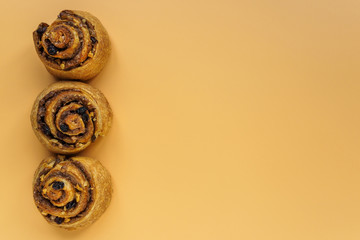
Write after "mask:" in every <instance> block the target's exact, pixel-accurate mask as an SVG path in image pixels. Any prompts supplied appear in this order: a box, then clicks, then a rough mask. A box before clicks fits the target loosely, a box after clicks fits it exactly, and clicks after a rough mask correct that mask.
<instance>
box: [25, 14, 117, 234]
mask: <svg viewBox="0 0 360 240" xmlns="http://www.w3.org/2000/svg"><path fill="white" fill-rule="evenodd" d="M33 39H34V45H35V49H36V52H37V54H38V56H39V58H40V60H41V61H42V62H43V64H44V65H45V67H46V69H47V70H48V72H49V73H51V74H52V75H54V76H55V77H56V78H57V79H58V80H59V81H57V82H56V83H54V84H51V85H50V86H48V87H47V88H45V89H44V90H43V91H42V92H41V93H40V94H39V95H38V97H37V98H36V100H35V102H34V105H33V108H32V111H31V116H30V119H31V125H32V128H33V130H34V133H35V135H36V136H37V138H38V139H39V141H40V142H41V143H42V144H43V145H44V146H45V147H46V148H47V149H48V150H49V151H51V152H52V153H54V154H56V155H52V156H49V157H48V158H46V159H44V160H43V161H42V162H41V163H40V165H39V167H38V168H37V170H36V172H35V175H34V180H33V196H34V200H35V204H36V207H37V208H38V210H39V211H40V213H41V214H42V215H43V217H44V218H45V219H46V220H47V221H48V222H49V223H50V224H52V225H55V226H58V227H61V228H65V229H68V230H77V229H81V228H84V227H86V226H88V225H90V224H91V223H93V222H94V221H96V220H97V219H98V218H99V217H100V216H101V215H102V213H103V212H104V211H105V210H106V208H107V207H108V206H109V204H110V201H111V195H112V185H111V177H110V174H109V172H108V171H107V170H106V169H105V168H104V166H103V165H102V164H101V163H100V161H98V160H96V159H93V158H89V157H82V156H74V155H73V154H76V153H79V152H81V151H82V150H84V149H85V148H87V147H88V146H90V145H91V144H92V143H93V142H95V141H96V140H97V139H98V138H100V137H103V136H105V135H106V134H107V132H108V131H109V129H110V126H111V122H112V110H111V108H110V105H109V103H108V101H107V99H106V98H105V96H104V94H103V93H102V92H101V91H100V90H99V89H96V88H94V87H92V86H91V85H89V84H86V83H84V81H87V80H89V79H91V78H94V77H95V76H96V75H97V74H98V73H99V72H100V71H101V70H102V69H103V67H104V65H105V64H106V62H107V60H108V58H109V55H110V50H111V49H110V40H109V36H108V33H107V31H106V30H105V28H104V26H103V25H102V24H101V22H100V21H99V20H98V19H97V18H96V17H95V16H93V15H91V14H90V13H87V12H83V11H72V10H64V11H61V12H60V14H59V15H58V17H57V19H56V20H55V21H54V22H53V23H52V24H51V25H48V24H46V23H40V24H39V26H38V28H37V29H36V30H35V31H34V32H33ZM69 80H70V81H69Z"/></svg>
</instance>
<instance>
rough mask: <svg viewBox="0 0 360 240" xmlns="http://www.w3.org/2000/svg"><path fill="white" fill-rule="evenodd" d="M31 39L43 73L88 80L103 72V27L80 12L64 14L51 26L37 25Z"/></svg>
mask: <svg viewBox="0 0 360 240" xmlns="http://www.w3.org/2000/svg"><path fill="white" fill-rule="evenodd" d="M33 39H34V44H35V48H36V52H37V54H38V55H39V57H40V59H41V61H42V62H43V63H44V65H45V67H46V69H47V70H48V71H49V72H50V73H51V74H53V75H54V76H56V77H58V78H61V79H78V80H88V79H91V78H93V77H95V76H96V75H97V74H98V73H99V72H100V71H101V70H102V69H103V67H104V66H105V63H106V62H107V60H108V58H109V55H110V40H109V36H108V33H107V32H106V30H105V28H104V26H103V25H102V24H101V22H100V21H99V20H98V19H97V18H96V17H95V16H93V15H91V14H90V13H87V12H83V11H73V10H64V11H62V12H60V14H59V15H58V18H57V19H56V20H55V21H54V22H53V23H52V24H51V25H50V26H49V25H48V24H46V23H40V24H39V26H38V28H37V29H36V30H35V31H34V32H33Z"/></svg>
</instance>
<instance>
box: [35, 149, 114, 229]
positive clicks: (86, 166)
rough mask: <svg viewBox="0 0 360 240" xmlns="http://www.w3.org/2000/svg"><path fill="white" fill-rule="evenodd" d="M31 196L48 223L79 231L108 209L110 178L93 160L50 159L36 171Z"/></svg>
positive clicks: (43, 162)
mask: <svg viewBox="0 0 360 240" xmlns="http://www.w3.org/2000/svg"><path fill="white" fill-rule="evenodd" d="M33 196H34V201H35V204H36V206H37V208H38V210H39V211H40V213H41V214H42V215H43V216H44V218H45V219H46V220H47V221H48V222H49V223H50V224H52V225H54V226H58V227H61V228H65V229H67V230H78V229H81V228H84V227H86V226H89V225H90V224H92V223H93V222H95V221H96V220H97V219H98V218H99V217H100V216H101V215H102V214H103V213H104V211H105V210H106V209H107V207H108V206H109V204H110V201H111V196H112V186H111V177H110V174H109V173H108V171H107V170H106V169H105V168H104V167H103V166H102V165H101V163H100V162H99V161H98V160H95V159H93V158H88V157H71V158H66V157H65V156H61V155H58V156H51V157H48V158H46V159H44V160H43V161H42V162H41V163H40V165H39V167H38V168H37V170H36V172H35V175H34V180H33Z"/></svg>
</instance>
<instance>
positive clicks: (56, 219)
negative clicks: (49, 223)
mask: <svg viewBox="0 0 360 240" xmlns="http://www.w3.org/2000/svg"><path fill="white" fill-rule="evenodd" d="M54 221H55V222H56V223H57V224H62V223H63V222H64V218H61V217H56V218H55V220H54Z"/></svg>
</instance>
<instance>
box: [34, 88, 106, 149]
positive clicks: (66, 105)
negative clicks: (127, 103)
mask: <svg viewBox="0 0 360 240" xmlns="http://www.w3.org/2000/svg"><path fill="white" fill-rule="evenodd" d="M30 118H31V123H32V127H33V130H34V132H35V134H36V136H37V137H38V138H39V140H40V142H41V143H43V144H44V145H45V146H46V147H47V148H48V149H49V150H50V151H52V152H55V153H61V154H73V153H77V152H80V151H82V150H83V149H85V148H86V147H88V146H89V145H90V144H91V143H92V142H94V141H95V140H96V139H97V138H98V137H99V136H105V134H106V133H107V132H108V130H109V128H110V126H111V121H112V111H111V108H110V105H109V103H108V102H107V100H106V98H105V96H104V95H103V94H102V93H101V92H100V91H99V90H98V89H96V88H94V87H92V86H90V85H88V84H85V83H81V82H72V81H59V82H56V83H54V84H52V85H50V86H49V87H47V88H46V89H44V90H43V91H42V92H41V93H40V95H39V96H38V97H37V99H36V100H35V103H34V105H33V108H32V111H31V117H30Z"/></svg>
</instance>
